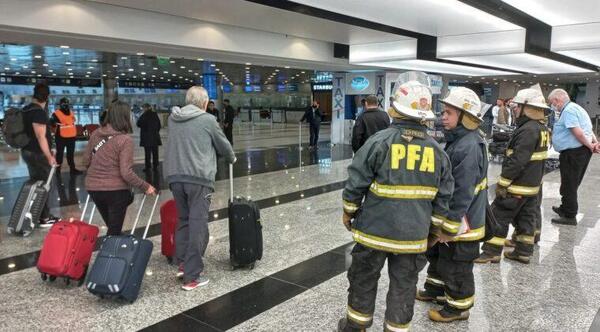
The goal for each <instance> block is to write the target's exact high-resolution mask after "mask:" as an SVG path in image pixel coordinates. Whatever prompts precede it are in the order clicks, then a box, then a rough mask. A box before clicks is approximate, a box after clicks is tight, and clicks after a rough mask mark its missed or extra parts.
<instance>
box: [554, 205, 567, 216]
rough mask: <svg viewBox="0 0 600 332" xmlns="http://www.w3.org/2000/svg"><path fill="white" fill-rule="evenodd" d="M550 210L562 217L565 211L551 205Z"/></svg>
mask: <svg viewBox="0 0 600 332" xmlns="http://www.w3.org/2000/svg"><path fill="white" fill-rule="evenodd" d="M552 211H554V213H556V214H558V216H559V217H564V216H565V213H564V212H563V211H562V209H561V208H560V206H553V207H552Z"/></svg>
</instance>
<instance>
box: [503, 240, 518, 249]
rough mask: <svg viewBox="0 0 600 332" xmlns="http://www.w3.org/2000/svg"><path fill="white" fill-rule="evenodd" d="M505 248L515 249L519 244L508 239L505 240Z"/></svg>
mask: <svg viewBox="0 0 600 332" xmlns="http://www.w3.org/2000/svg"><path fill="white" fill-rule="evenodd" d="M504 246H505V247H508V248H514V247H516V246H517V244H516V243H515V241H513V240H512V239H510V240H509V239H506V240H504Z"/></svg>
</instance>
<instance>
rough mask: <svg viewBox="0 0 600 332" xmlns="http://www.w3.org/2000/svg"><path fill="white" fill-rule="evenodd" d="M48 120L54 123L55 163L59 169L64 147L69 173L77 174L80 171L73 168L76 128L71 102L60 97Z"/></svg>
mask: <svg viewBox="0 0 600 332" xmlns="http://www.w3.org/2000/svg"><path fill="white" fill-rule="evenodd" d="M50 122H51V123H52V124H53V125H56V135H55V139H56V163H57V164H58V167H59V169H60V166H61V165H62V161H63V154H64V152H65V147H66V148H67V162H68V163H69V169H70V172H71V174H73V175H77V174H81V173H82V172H81V171H80V170H78V169H77V168H75V159H74V154H75V137H76V136H77V129H76V128H75V114H73V112H72V111H71V102H70V101H69V99H68V98H66V97H63V98H61V99H60V102H59V107H58V109H57V110H56V111H54V113H53V114H52V118H51V119H50Z"/></svg>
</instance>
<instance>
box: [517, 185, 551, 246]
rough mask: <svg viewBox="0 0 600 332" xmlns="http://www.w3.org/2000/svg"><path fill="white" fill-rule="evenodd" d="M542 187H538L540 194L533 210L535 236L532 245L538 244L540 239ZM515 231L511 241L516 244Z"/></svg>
mask: <svg viewBox="0 0 600 332" xmlns="http://www.w3.org/2000/svg"><path fill="white" fill-rule="evenodd" d="M543 195H544V194H543V193H542V186H541V185H540V192H539V193H538V195H537V199H538V201H537V209H536V210H535V235H534V243H538V241H539V240H540V237H541V236H542V196H543ZM513 227H515V229H516V227H517V226H516V225H515V223H514V222H513ZM518 235H519V234H517V231H516V230H515V231H514V232H513V235H512V240H513V241H514V242H517V236H518Z"/></svg>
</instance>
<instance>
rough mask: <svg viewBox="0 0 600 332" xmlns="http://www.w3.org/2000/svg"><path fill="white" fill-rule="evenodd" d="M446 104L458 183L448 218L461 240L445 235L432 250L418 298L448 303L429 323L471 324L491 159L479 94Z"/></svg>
mask: <svg viewBox="0 0 600 332" xmlns="http://www.w3.org/2000/svg"><path fill="white" fill-rule="evenodd" d="M441 102H442V103H443V104H444V110H443V113H442V123H443V125H444V136H445V137H446V142H447V144H446V146H445V148H444V150H445V151H446V153H447V154H448V157H449V158H450V162H451V163H452V176H453V177H454V181H455V182H454V183H455V185H454V190H453V192H452V199H450V204H449V213H448V219H450V221H451V222H453V223H454V225H456V226H455V227H456V228H457V229H458V232H457V233H458V235H456V236H453V237H446V236H444V235H443V233H440V234H441V235H440V236H439V237H440V242H441V241H443V242H446V243H444V244H440V243H439V242H437V243H435V244H434V245H433V246H432V247H431V248H429V249H427V253H426V255H427V259H428V260H429V268H428V269H427V278H426V279H425V290H421V291H419V292H418V293H417V299H418V300H420V301H439V302H445V305H444V307H443V308H442V309H441V310H436V309H431V310H430V311H429V318H430V319H431V320H433V321H436V322H451V321H454V320H465V319H468V318H469V309H470V308H471V307H472V306H473V304H474V302H475V300H474V299H475V297H474V295H475V278H474V276H473V261H474V260H475V259H476V258H477V257H479V241H480V240H481V239H482V238H483V237H484V235H485V210H486V207H487V196H488V195H487V171H488V159H487V153H486V142H485V140H484V138H483V137H482V135H481V134H480V132H479V130H478V128H479V125H480V124H481V123H482V122H483V121H482V119H481V113H480V110H481V102H480V100H479V97H478V96H477V94H476V93H475V92H473V91H472V90H470V89H467V88H464V87H458V88H455V89H453V90H451V91H450V93H449V95H448V96H447V97H446V98H444V99H443V100H441ZM459 225H460V226H459Z"/></svg>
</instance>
